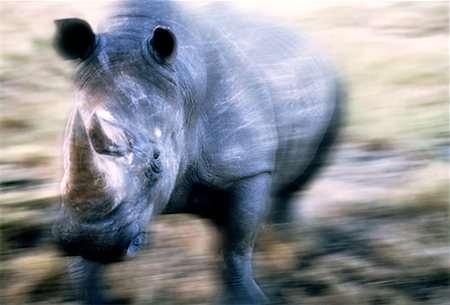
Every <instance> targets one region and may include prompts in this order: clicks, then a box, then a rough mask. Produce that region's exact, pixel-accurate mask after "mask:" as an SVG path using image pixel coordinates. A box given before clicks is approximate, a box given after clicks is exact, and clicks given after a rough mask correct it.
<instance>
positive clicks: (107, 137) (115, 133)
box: [89, 113, 130, 156]
mask: <svg viewBox="0 0 450 305" xmlns="http://www.w3.org/2000/svg"><path fill="white" fill-rule="evenodd" d="M89 138H90V139H91V142H92V146H93V147H94V149H95V151H96V152H97V153H99V154H105V155H111V156H123V155H125V154H126V153H127V152H128V151H129V147H130V143H129V141H128V138H127V136H126V134H125V132H124V131H123V130H122V129H120V128H118V127H116V126H113V125H112V124H111V123H109V122H105V121H104V120H102V119H101V118H99V117H98V115H97V114H96V113H94V114H93V115H92V119H91V124H90V128H89Z"/></svg>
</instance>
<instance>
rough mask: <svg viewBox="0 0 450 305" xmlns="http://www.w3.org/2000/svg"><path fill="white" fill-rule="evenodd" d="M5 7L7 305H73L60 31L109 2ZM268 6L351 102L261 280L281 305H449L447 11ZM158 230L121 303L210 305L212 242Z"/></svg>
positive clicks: (208, 232) (387, 5)
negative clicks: (315, 46)
mask: <svg viewBox="0 0 450 305" xmlns="http://www.w3.org/2000/svg"><path fill="white" fill-rule="evenodd" d="M283 3H284V5H283ZM1 5H2V11H1V30H2V33H1V43H2V49H1V75H0V82H1V84H0V88H1V91H0V97H1V112H0V130H1V156H0V158H1V159H0V162H1V163H0V170H1V177H0V186H1V191H2V193H1V194H0V228H1V240H0V243H1V244H0V246H1V250H0V251H1V252H0V254H1V265H0V303H1V304H31V303H32V304H39V303H41V304H66V305H68V304H76V302H75V301H74V300H73V299H72V298H71V296H70V293H68V285H67V282H68V278H67V274H66V271H65V266H64V265H65V262H64V258H63V257H61V256H60V254H59V253H58V252H57V251H56V250H55V248H54V246H53V244H52V241H51V235H50V233H49V228H50V224H51V222H52V219H53V217H54V215H55V213H56V211H57V209H58V181H59V179H60V177H61V162H60V160H61V141H62V133H63V128H64V123H65V119H66V116H67V113H68V111H69V109H70V107H71V105H72V93H71V90H72V88H71V85H70V77H71V72H72V68H71V65H70V64H69V63H67V62H63V61H62V60H60V59H59V58H58V57H57V56H56V54H55V52H54V51H53V50H52V49H51V37H52V32H53V24H52V20H53V19H56V18H62V17H68V16H77V17H82V18H86V19H88V20H89V21H90V22H91V23H92V24H94V25H95V24H97V22H98V14H102V12H103V11H104V7H105V5H106V4H105V3H97V2H96V3H88V2H79V3H75V2H72V3H71V2H51V1H45V2H44V1H42V2H36V1H35V2H26V1H20V2H19V1H17V2H6V1H3V2H2V3H1ZM234 5H238V4H234ZM239 6H241V7H245V8H246V9H247V8H248V6H253V9H254V6H255V4H253V5H250V4H249V3H246V4H245V5H243V4H240V5H239ZM256 6H258V8H257V9H258V10H261V11H262V13H264V14H267V15H270V16H271V17H272V18H274V20H276V22H284V23H287V24H290V25H291V26H296V27H298V28H299V29H301V30H302V31H304V32H307V33H309V34H310V35H311V36H313V37H315V38H316V40H317V41H318V42H319V43H320V44H322V46H323V48H324V49H325V51H326V52H327V53H329V54H330V56H331V57H332V58H333V60H334V61H335V62H336V63H337V66H338V68H339V70H340V71H341V73H342V75H343V78H344V80H345V83H346V84H347V87H348V90H349V102H348V118H347V124H346V127H345V129H344V132H343V135H342V138H341V140H340V143H339V145H338V146H337V147H336V151H335V153H334V154H333V156H332V158H331V159H330V160H329V167H328V168H327V169H326V170H325V171H323V172H322V174H321V175H320V176H319V177H318V179H317V180H316V181H315V182H314V183H313V184H311V185H310V187H309V188H308V189H307V190H306V191H305V192H303V193H301V194H299V201H298V202H299V204H298V209H297V211H298V214H299V215H297V216H298V217H297V218H298V222H297V223H296V224H294V225H292V226H291V227H289V228H273V227H271V226H266V227H265V228H264V229H263V232H262V233H261V236H260V238H259V240H258V244H257V248H256V253H255V260H254V264H255V274H256V278H257V280H258V282H259V283H260V284H261V286H262V288H263V289H264V290H265V291H266V292H267V294H268V296H269V297H270V298H271V300H272V301H273V303H274V304H280V305H281V304H292V305H294V304H311V305H312V304H355V305H361V304H362V305H365V304H367V305H382V304H396V305H397V304H399V305H403V304H404V305H406V304H408V305H415V304H428V305H444V304H448V299H449V297H450V296H449V293H448V288H449V271H450V269H449V252H448V251H449V250H448V249H449V248H448V247H449V229H450V228H449V223H448V219H449V218H448V199H449V194H448V173H449V172H448V170H449V168H448V166H449V152H450V151H449V133H448V131H449V130H448V126H449V125H448V124H449V118H448V99H449V92H448V90H449V88H448V83H449V65H448V54H449V53H448V43H449V38H448V37H449V36H448V35H449V31H448V22H449V20H448V13H449V11H448V3H447V2H431V1H429V2H426V1H423V2H376V3H369V2H359V3H358V2H346V1H342V2H330V3H327V2H321V3H320V4H317V5H312V4H310V5H300V4H297V3H296V2H295V1H292V2H281V4H280V2H277V3H276V4H275V2H274V3H273V4H271V3H266V4H265V5H260V4H258V5H256ZM94 27H95V26H94ZM300 202H301V203H302V204H301V205H300ZM300 206H301V209H300ZM300 214H301V215H300ZM149 229H150V231H151V232H152V233H153V234H152V245H151V248H150V249H148V250H146V251H144V252H142V253H141V254H139V255H137V256H136V257H135V258H133V259H130V260H128V261H126V262H123V263H120V264H117V265H115V266H113V267H111V268H110V270H109V271H108V277H109V279H110V285H111V287H110V288H111V293H112V294H113V295H115V296H116V297H117V298H118V299H123V300H127V301H128V302H131V303H132V304H167V305H169V304H210V303H211V302H212V300H213V299H214V298H215V296H216V295H217V293H218V287H219V284H218V279H217V278H216V277H215V272H214V271H215V268H216V266H217V264H218V261H217V251H216V250H217V249H216V248H215V247H214V245H215V244H216V241H215V231H214V228H213V227H211V226H210V225H209V224H208V223H207V222H205V221H203V220H199V219H197V218H194V217H190V216H186V215H184V216H164V217H161V218H160V219H159V220H157V221H156V222H155V223H154V224H152V226H151V227H150V228H149ZM211 245H213V246H212V247H211Z"/></svg>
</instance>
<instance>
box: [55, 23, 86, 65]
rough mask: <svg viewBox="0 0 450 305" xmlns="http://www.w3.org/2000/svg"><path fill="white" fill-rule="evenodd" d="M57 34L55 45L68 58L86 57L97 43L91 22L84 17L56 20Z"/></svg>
mask: <svg viewBox="0 0 450 305" xmlns="http://www.w3.org/2000/svg"><path fill="white" fill-rule="evenodd" d="M55 25H56V34H55V38H54V40H53V45H54V47H55V49H56V51H58V53H59V54H60V55H61V56H62V57H64V58H66V59H85V58H87V57H88V56H89V55H90V54H91V52H92V50H93V48H94V45H95V34H94V32H93V31H92V29H91V26H90V25H89V23H87V22H86V21H84V20H82V19H77V18H70V19H59V20H55Z"/></svg>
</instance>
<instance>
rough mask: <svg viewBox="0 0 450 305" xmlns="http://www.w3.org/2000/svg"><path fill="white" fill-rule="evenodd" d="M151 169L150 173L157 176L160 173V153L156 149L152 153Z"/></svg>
mask: <svg viewBox="0 0 450 305" xmlns="http://www.w3.org/2000/svg"><path fill="white" fill-rule="evenodd" d="M151 168H152V171H153V172H155V173H157V174H159V173H160V172H161V171H162V166H161V158H160V152H159V150H157V149H155V151H154V152H153V160H152V162H151Z"/></svg>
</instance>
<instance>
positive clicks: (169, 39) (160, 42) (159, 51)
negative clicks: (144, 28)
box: [150, 26, 177, 64]
mask: <svg viewBox="0 0 450 305" xmlns="http://www.w3.org/2000/svg"><path fill="white" fill-rule="evenodd" d="M150 47H151V48H152V49H153V52H154V54H155V55H156V56H157V59H158V60H159V61H161V62H162V63H169V64H170V63H172V62H173V61H174V60H175V57H176V54H177V41H176V38H175V35H174V34H173V33H172V31H170V30H169V29H168V28H166V27H162V26H158V27H156V29H155V30H154V31H153V36H152V39H151V40H150Z"/></svg>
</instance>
